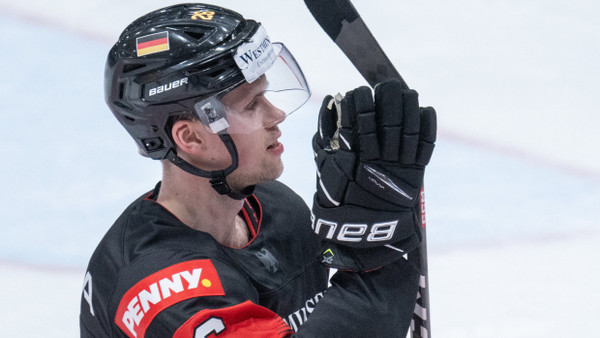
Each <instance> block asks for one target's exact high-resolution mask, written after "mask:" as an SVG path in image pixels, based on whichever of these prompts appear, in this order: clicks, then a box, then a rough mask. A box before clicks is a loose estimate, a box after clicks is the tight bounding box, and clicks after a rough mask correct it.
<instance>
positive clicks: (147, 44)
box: [135, 32, 169, 56]
mask: <svg viewBox="0 0 600 338" xmlns="http://www.w3.org/2000/svg"><path fill="white" fill-rule="evenodd" d="M135 45H136V48H137V56H144V55H148V54H153V53H158V52H164V51H166V50H169V32H160V33H154V34H150V35H146V36H142V37H139V38H137V39H136V40H135Z"/></svg>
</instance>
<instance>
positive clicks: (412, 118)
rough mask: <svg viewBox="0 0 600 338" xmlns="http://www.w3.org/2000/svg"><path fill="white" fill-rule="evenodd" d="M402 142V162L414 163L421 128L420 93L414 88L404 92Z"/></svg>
mask: <svg viewBox="0 0 600 338" xmlns="http://www.w3.org/2000/svg"><path fill="white" fill-rule="evenodd" d="M402 112H403V116H402V142H401V145H400V163H401V164H413V163H415V161H416V158H417V148H418V146H419V128H420V124H421V122H420V121H421V118H420V112H421V110H420V108H419V94H417V92H416V91H414V90H405V91H403V92H402Z"/></svg>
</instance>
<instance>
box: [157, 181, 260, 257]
mask: <svg viewBox="0 0 600 338" xmlns="http://www.w3.org/2000/svg"><path fill="white" fill-rule="evenodd" d="M157 202H159V203H160V204H161V205H163V206H164V207H165V208H167V209H168V210H169V211H170V212H171V213H173V214H174V215H175V216H177V218H179V219H180V220H181V221H182V222H183V223H184V224H186V225H187V226H189V227H190V228H192V229H195V230H199V231H203V232H207V233H209V234H211V235H212V236H213V237H214V238H215V240H216V241H217V242H219V243H220V244H222V245H225V246H229V247H234V248H239V247H242V246H244V245H246V244H247V243H248V241H249V231H248V227H247V225H246V224H245V222H244V221H243V220H242V219H241V218H240V217H239V216H238V214H239V212H240V210H241V209H242V207H243V205H244V201H243V200H235V199H232V198H230V197H228V196H225V195H220V194H218V193H217V192H216V191H215V190H214V189H213V188H212V187H211V186H210V183H209V180H208V179H206V178H202V177H195V176H191V175H190V174H187V173H176V174H174V175H164V176H163V182H162V185H161V189H160V192H159V194H158V197H157Z"/></svg>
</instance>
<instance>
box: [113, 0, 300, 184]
mask: <svg viewBox="0 0 600 338" xmlns="http://www.w3.org/2000/svg"><path fill="white" fill-rule="evenodd" d="M275 45H277V46H276V47H277V48H275V47H274V46H275ZM267 51H268V53H267ZM267 54H268V55H267ZM261 55H262V56H261ZM248 56H249V57H248ZM236 58H237V59H238V60H236ZM279 58H282V59H283V62H280V63H282V64H285V65H286V67H291V73H292V74H293V75H292V76H291V78H293V79H295V80H294V81H295V82H297V83H296V84H293V85H292V86H293V87H294V88H292V92H293V91H294V90H295V91H297V92H301V93H303V94H302V95H300V96H302V97H303V98H302V99H301V100H300V101H301V103H300V104H299V105H298V104H296V106H295V108H292V109H290V110H288V111H286V114H287V113H291V111H293V110H295V109H297V108H298V107H299V106H301V105H302V104H303V103H304V102H306V100H308V97H309V96H310V90H308V86H307V85H306V81H305V80H304V76H303V75H302V72H301V71H300V69H299V67H298V66H297V64H296V62H295V60H293V57H291V55H290V54H289V52H287V49H285V47H284V46H283V45H278V44H275V43H271V42H270V39H269V38H268V36H267V35H266V32H265V31H264V28H262V26H261V25H260V23H258V22H256V21H254V20H248V19H244V18H243V17H242V16H241V15H240V14H238V13H236V12H234V11H231V10H228V9H225V8H221V7H217V6H212V5H206V4H180V5H174V6H170V7H166V8H163V9H159V10H157V11H154V12H151V13H149V14H147V15H145V16H143V17H141V18H139V19H137V20H135V21H134V22H133V23H131V24H130V25H129V26H128V27H127V28H126V29H125V30H124V31H123V33H122V34H121V36H120V37H119V40H118V41H117V43H116V44H115V45H114V46H113V48H112V49H111V50H110V52H109V54H108V59H107V63H106V70H105V84H104V85H105V99H106V102H107V104H108V106H109V107H110V109H111V111H112V112H113V114H114V115H115V116H116V118H117V119H118V120H119V122H120V123H121V124H122V125H123V126H124V127H125V129H126V130H127V132H128V133H129V134H130V135H131V136H132V137H133V139H134V140H135V141H136V143H137V145H138V148H139V150H140V153H141V154H142V155H144V156H147V157H150V158H152V159H159V160H160V159H167V160H169V161H171V162H172V163H174V164H176V165H177V166H179V167H180V168H182V169H183V170H186V171H187V172H190V173H192V174H195V175H199V176H203V177H209V178H212V179H213V180H212V183H213V187H215V189H216V190H217V191H219V192H220V193H222V194H230V195H232V192H231V189H229V187H228V186H227V183H226V182H225V176H227V175H228V174H229V173H231V172H232V171H233V170H235V169H236V168H237V164H238V163H237V161H238V158H237V150H236V147H235V144H234V143H233V140H232V139H231V137H230V135H229V132H228V128H227V127H229V124H228V123H227V118H226V111H227V109H226V108H224V107H223V104H221V103H220V101H219V99H220V98H222V97H223V95H225V94H226V93H227V92H229V91H231V90H233V89H234V88H236V87H238V86H240V85H241V84H243V83H245V82H252V81H254V80H255V79H256V78H258V77H260V76H263V75H264V74H265V72H266V71H267V69H268V68H275V67H272V66H273V65H275V64H276V63H277V62H276V61H277V59H279ZM286 58H287V59H286ZM254 59H257V60H254ZM290 60H291V61H290ZM253 61H256V64H253ZM244 62H245V63H244ZM263 68H264V69H263ZM276 82H277V81H275V80H274V78H269V83H270V84H271V83H276ZM273 91H274V92H277V91H278V90H273ZM284 91H285V92H290V88H286V89H285V90H279V92H284ZM227 113H230V112H229V111H227ZM181 116H183V117H185V116H189V117H195V118H198V119H200V120H201V121H202V122H203V123H205V124H206V125H209V126H210V127H211V129H212V130H213V131H214V132H215V133H218V134H219V136H220V137H221V140H222V141H223V142H224V143H225V145H226V147H227V149H228V151H229V153H230V155H231V159H232V161H231V162H232V163H231V165H230V166H229V167H227V168H225V169H223V170H218V171H204V170H202V169H200V168H197V167H194V166H192V165H191V164H189V163H187V162H185V161H184V160H183V159H181V158H180V157H179V156H177V154H176V151H175V145H174V143H173V140H172V137H171V130H170V128H171V127H172V122H173V119H174V118H176V117H177V118H180V117H181ZM233 195H235V193H234V194H233Z"/></svg>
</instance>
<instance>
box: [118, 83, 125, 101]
mask: <svg viewBox="0 0 600 338" xmlns="http://www.w3.org/2000/svg"><path fill="white" fill-rule="evenodd" d="M124 95H125V83H120V84H119V99H120V100H122V99H123V96H124Z"/></svg>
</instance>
